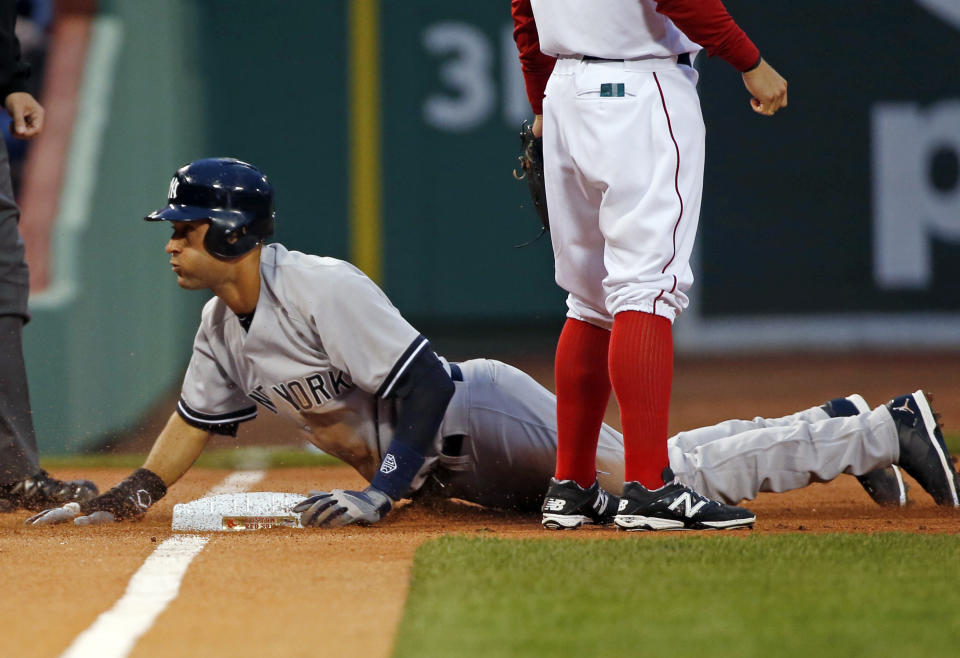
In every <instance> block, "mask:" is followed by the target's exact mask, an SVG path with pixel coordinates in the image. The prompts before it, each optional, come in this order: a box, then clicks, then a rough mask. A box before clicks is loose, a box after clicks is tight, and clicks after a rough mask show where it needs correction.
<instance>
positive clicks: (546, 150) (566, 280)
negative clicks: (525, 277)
mask: <svg viewBox="0 0 960 658" xmlns="http://www.w3.org/2000/svg"><path fill="white" fill-rule="evenodd" d="M583 66H584V65H583V64H582V63H580V62H573V61H571V60H561V61H559V62H558V63H557V66H556V67H555V68H554V71H553V74H552V75H551V77H550V80H549V83H548V84H547V90H546V97H545V98H544V101H543V172H544V186H545V188H546V194H547V204H548V207H549V209H550V241H551V244H552V245H553V257H554V265H555V271H554V275H555V278H556V281H557V284H558V285H559V286H560V287H561V288H563V289H564V290H566V291H567V292H569V293H570V296H569V297H568V300H567V305H568V307H569V312H568V314H567V315H568V316H569V317H572V318H576V319H578V320H583V321H585V322H590V323H591V324H594V325H597V326H599V327H603V328H605V329H609V328H610V327H611V325H612V323H613V318H611V317H609V316H608V315H607V313H606V309H605V305H604V292H603V280H604V278H605V277H606V275H607V271H606V268H605V266H604V264H603V250H604V244H603V234H602V233H601V232H600V226H599V212H598V209H599V207H600V202H601V200H602V197H603V191H602V186H600V185H599V184H598V183H597V182H596V181H590V180H588V179H586V178H585V177H584V176H583V175H582V173H581V171H580V168H579V165H578V163H577V161H576V160H575V159H574V157H572V156H571V139H573V140H576V142H579V136H578V135H577V131H578V130H580V126H581V121H580V120H579V118H578V116H577V112H576V109H577V108H576V85H575V82H576V77H575V76H576V73H577V70H578V69H579V68H581V67H583ZM575 145H576V144H574V146H575Z"/></svg>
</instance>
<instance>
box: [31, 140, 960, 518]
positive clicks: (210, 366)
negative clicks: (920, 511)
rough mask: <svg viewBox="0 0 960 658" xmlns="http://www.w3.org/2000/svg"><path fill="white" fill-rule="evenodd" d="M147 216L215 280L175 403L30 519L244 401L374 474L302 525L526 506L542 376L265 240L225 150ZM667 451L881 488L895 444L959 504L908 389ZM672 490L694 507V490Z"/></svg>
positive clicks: (249, 184)
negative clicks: (85, 483) (97, 470)
mask: <svg viewBox="0 0 960 658" xmlns="http://www.w3.org/2000/svg"><path fill="white" fill-rule="evenodd" d="M146 219H147V220H149V221H167V222H170V223H171V224H172V227H173V235H172V237H171V238H170V240H169V241H168V242H167V245H166V252H167V253H168V254H169V257H170V265H171V267H172V269H173V272H174V273H175V274H176V277H177V282H178V283H179V285H180V286H181V287H183V288H186V289H191V290H194V289H210V290H212V291H213V293H214V294H215V297H214V298H213V299H211V300H210V301H209V302H208V303H207V304H206V306H205V307H204V310H203V314H202V319H201V322H200V328H199V329H198V331H197V334H196V338H195V340H194V345H193V355H192V357H191V360H190V364H189V366H188V367H187V372H186V375H185V377H184V380H183V386H182V390H181V397H180V401H179V403H178V405H177V409H176V411H175V413H173V414H172V415H171V416H170V419H169V421H168V422H167V424H166V427H164V429H163V430H162V431H161V433H160V435H159V437H158V438H157V440H156V443H155V444H154V446H153V448H152V449H151V451H150V454H149V455H148V457H147V460H146V462H145V464H144V466H143V468H140V469H138V470H136V471H135V472H134V473H133V474H132V475H130V477H128V478H126V479H125V480H123V481H122V482H121V483H120V484H118V485H117V486H115V487H114V488H113V489H111V490H110V491H108V492H106V493H104V494H102V495H100V496H97V497H96V498H94V499H92V500H90V501H88V502H84V503H82V504H77V503H71V504H67V505H64V506H63V507H58V508H53V509H49V510H45V511H43V512H41V513H39V514H37V515H35V516H33V517H31V518H30V519H28V521H27V523H30V524H33V525H46V524H52V523H60V522H65V521H68V520H70V519H73V520H74V522H75V523H77V524H78V525H87V524H94V523H104V522H113V521H119V520H124V519H136V518H139V517H141V516H142V515H143V514H144V513H145V512H146V511H147V510H148V508H149V507H150V506H151V505H152V504H153V503H155V502H156V501H157V500H159V499H160V498H161V497H163V496H164V495H165V493H166V491H167V488H168V487H170V486H171V485H173V483H175V482H176V481H177V480H178V479H180V477H181V476H182V475H183V474H184V473H185V472H186V471H187V469H189V468H190V466H191V465H192V464H193V463H194V461H195V460H196V458H197V457H198V456H199V454H200V453H201V451H202V450H203V448H204V444H205V443H206V441H207V439H208V438H209V437H210V436H211V435H212V434H226V435H235V434H236V432H237V428H238V425H239V423H242V422H244V421H247V420H250V419H252V418H254V417H255V416H256V415H257V413H258V411H260V412H264V413H271V414H281V415H283V416H286V417H288V418H289V419H291V420H292V421H293V422H294V425H295V427H296V429H297V431H299V432H302V433H303V435H304V436H305V438H307V439H308V440H309V441H311V442H313V443H314V444H316V445H317V446H318V447H319V448H321V449H322V450H324V451H325V452H328V453H330V454H332V455H335V456H337V457H339V458H341V459H342V460H343V461H345V462H346V463H348V464H349V465H350V466H352V467H353V468H355V469H356V470H357V471H359V473H360V474H361V475H363V477H364V478H365V479H366V480H367V481H368V482H369V483H370V484H369V486H368V487H366V488H365V489H364V490H362V491H348V490H340V489H337V490H334V491H331V492H325V493H321V494H318V495H315V496H312V497H310V498H308V499H307V500H305V501H303V502H302V503H300V504H299V505H297V506H296V507H295V508H294V511H296V512H298V513H300V515H301V517H300V518H301V521H302V522H303V524H304V525H307V526H328V527H329V526H341V525H346V524H351V523H361V524H370V523H375V522H377V521H379V520H380V519H381V518H383V516H384V515H385V514H387V513H388V512H389V511H390V510H391V508H392V507H393V506H394V505H395V504H396V503H397V501H399V500H401V499H403V498H408V497H417V496H423V495H440V496H445V497H449V498H460V499H463V500H467V501H471V502H474V503H478V504H481V505H486V506H490V507H495V508H502V509H513V510H526V511H530V512H533V511H536V510H538V509H540V504H541V501H542V493H543V489H544V487H545V486H546V484H547V483H548V482H549V480H550V476H551V475H552V473H553V465H554V459H555V454H556V415H555V408H556V399H555V398H554V396H553V395H552V394H551V393H550V392H549V391H547V390H546V389H545V388H543V387H542V386H540V385H539V384H537V383H536V382H535V381H534V380H533V379H532V378H530V377H529V376H527V375H526V374H525V373H523V372H521V371H519V370H517V369H516V368H513V367H511V366H509V365H506V364H504V363H500V362H498V361H493V360H487V359H477V360H471V361H466V362H463V363H448V362H447V361H445V360H444V359H442V358H440V357H438V356H437V355H436V354H434V352H433V351H432V350H431V349H430V344H429V343H428V342H427V339H426V338H425V337H424V336H422V335H421V334H420V333H419V332H418V331H417V330H416V329H414V328H413V327H412V326H411V325H410V324H409V323H408V322H407V321H406V320H404V318H403V317H402V316H401V315H400V313H399V312H398V311H397V309H396V308H395V307H394V306H393V305H392V304H391V303H390V301H389V300H388V299H387V297H386V296H385V295H384V294H383V292H381V291H380V289H379V288H377V286H376V285H375V284H374V283H373V282H372V281H371V280H370V279H369V278H367V277H366V276H365V275H364V274H363V273H362V272H360V271H359V270H358V269H357V268H355V267H353V266H352V265H350V264H349V263H346V262H344V261H341V260H337V259H334V258H323V257H319V256H312V255H308V254H303V253H300V252H297V251H289V250H287V249H285V248H284V247H283V246H282V245H280V244H270V245H264V240H265V239H266V238H268V237H269V236H270V235H272V233H273V221H274V212H273V190H272V187H271V185H270V183H269V182H268V181H267V178H266V177H265V176H264V175H263V174H262V173H261V172H260V171H258V170H257V169H255V168H254V167H252V166H251V165H249V164H245V163H243V162H240V161H237V160H233V159H229V158H213V159H204V160H198V161H196V162H192V163H190V164H188V165H186V166H184V167H182V168H180V169H179V170H178V171H177V172H176V175H175V176H174V178H173V180H172V181H171V184H170V189H169V194H168V205H167V206H165V207H164V208H162V209H161V210H158V211H156V212H154V213H152V214H150V215H148V216H147V217H146ZM670 463H671V467H672V468H673V469H674V471H675V472H676V474H677V477H678V478H679V481H680V482H684V483H689V484H690V485H695V486H696V487H697V488H698V489H699V490H701V491H706V492H708V493H709V494H710V495H711V496H714V497H717V498H722V499H724V500H728V501H737V500H740V499H742V498H753V497H754V496H756V494H757V492H758V491H786V490H788V489H794V488H797V487H802V486H804V485H806V484H807V483H809V482H810V481H812V480H816V481H824V480H829V479H831V478H833V477H836V476H837V475H839V474H840V473H844V472H849V473H853V474H855V475H859V476H862V481H863V482H864V485H865V486H866V487H867V489H868V491H869V492H870V493H871V495H873V496H874V498H875V499H876V500H878V502H883V503H890V504H900V503H901V502H903V501H904V500H905V498H904V497H903V496H904V492H903V488H902V480H900V479H899V473H898V471H897V470H896V469H894V468H892V467H891V466H890V465H891V464H895V463H899V464H901V465H902V466H903V467H904V468H905V469H906V470H907V471H908V472H909V473H911V474H912V475H913V476H914V477H916V478H917V479H918V480H920V482H921V484H922V485H923V486H924V488H925V489H926V490H927V491H929V492H930V493H931V494H932V495H933V496H934V498H936V500H937V502H938V503H940V504H944V505H956V504H957V497H956V484H955V473H954V471H953V468H952V466H951V465H950V461H949V454H948V453H947V452H946V448H945V447H944V445H943V441H942V438H941V436H940V434H939V430H938V429H937V425H936V423H935V421H934V419H933V412H932V410H931V409H930V406H929V404H928V402H927V399H926V398H925V397H924V395H923V394H922V393H919V392H918V393H915V394H912V395H907V396H903V397H901V398H898V399H897V400H895V401H894V402H893V403H891V404H888V405H886V406H881V407H878V408H876V409H874V410H872V411H871V410H870V409H869V407H867V405H866V403H865V402H863V400H862V399H861V398H859V397H857V396H851V397H850V398H838V399H837V400H832V401H831V402H829V403H827V404H826V405H824V406H823V407H813V408H811V409H807V410H805V411H802V412H799V413H797V414H794V415H793V416H789V417H786V418H780V419H773V420H768V419H762V418H757V419H754V420H752V421H727V422H725V423H721V424H719V425H716V426H714V427H708V428H703V429H699V430H695V431H692V432H685V433H683V434H680V435H678V436H677V437H674V438H673V439H672V440H671V442H670ZM623 467H624V463H623V440H622V437H621V436H620V434H619V433H617V432H616V431H615V430H613V429H612V428H610V427H608V426H606V425H603V426H601V428H600V430H599V450H598V455H597V462H596V466H595V470H596V472H597V473H599V475H600V480H601V482H602V483H603V486H604V487H607V488H608V489H609V490H610V491H612V492H614V493H619V492H620V490H621V486H622V482H623ZM597 498H598V499H602V501H603V504H601V505H597V506H593V505H589V504H584V505H582V506H579V507H576V508H568V507H567V506H565V504H557V505H555V507H553V508H550V511H549V514H551V515H552V516H551V518H552V520H553V522H554V523H555V524H556V526H557V527H564V528H575V527H578V526H580V525H583V524H584V523H604V524H606V523H610V522H612V520H613V518H614V515H615V514H616V512H617V497H616V496H615V495H613V494H608V493H606V492H602V493H601V495H599V496H598V497H597ZM547 502H548V507H549V500H548V501H547ZM591 502H592V501H591ZM561 503H563V501H561ZM687 505H689V506H691V509H690V510H688V511H687V515H688V517H692V515H691V513H690V512H694V513H695V511H696V510H694V509H693V508H694V507H696V505H697V501H692V500H688V501H687ZM694 521H696V519H694ZM697 527H713V526H710V525H709V524H706V523H704V524H701V525H698V526H697Z"/></svg>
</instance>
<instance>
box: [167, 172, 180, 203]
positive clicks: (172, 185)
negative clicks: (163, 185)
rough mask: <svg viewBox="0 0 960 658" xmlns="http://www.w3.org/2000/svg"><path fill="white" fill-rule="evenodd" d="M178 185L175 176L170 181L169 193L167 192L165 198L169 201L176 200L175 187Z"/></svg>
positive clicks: (177, 179) (178, 181)
mask: <svg viewBox="0 0 960 658" xmlns="http://www.w3.org/2000/svg"><path fill="white" fill-rule="evenodd" d="M179 185H180V179H179V178H177V177H176V176H174V177H173V180H172V181H170V191H169V192H167V198H168V199H170V200H171V201H172V200H173V199H176V198H177V187H179Z"/></svg>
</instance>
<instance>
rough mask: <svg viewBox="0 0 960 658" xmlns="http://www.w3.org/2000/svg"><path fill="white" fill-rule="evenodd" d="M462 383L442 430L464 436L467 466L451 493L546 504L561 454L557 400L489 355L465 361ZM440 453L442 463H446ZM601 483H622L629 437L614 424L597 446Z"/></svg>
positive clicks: (495, 502)
mask: <svg viewBox="0 0 960 658" xmlns="http://www.w3.org/2000/svg"><path fill="white" fill-rule="evenodd" d="M460 369H461V371H462V372H463V378H464V384H463V385H462V386H460V387H458V389H457V394H456V396H455V397H454V399H453V400H451V403H450V407H449V408H448V411H447V417H445V419H444V424H443V426H442V428H441V431H442V432H443V433H445V434H450V433H461V434H464V435H465V436H466V440H465V444H464V446H465V450H466V456H467V462H468V463H467V464H464V467H465V470H461V471H458V472H455V473H452V474H450V475H451V477H450V478H449V485H448V490H447V495H448V496H449V497H451V498H461V499H463V500H468V501H470V502H473V503H478V504H480V505H485V506H487V507H494V508H500V509H516V510H526V511H536V510H539V509H540V504H541V503H542V502H543V495H544V494H545V493H546V491H547V486H548V485H549V483H550V478H551V476H552V475H553V473H554V467H555V465H556V459H557V399H556V397H555V396H554V395H553V393H551V392H550V391H548V390H547V389H545V388H544V387H543V386H541V385H540V384H538V383H537V382H536V381H535V380H534V379H533V378H532V377H530V376H529V375H527V374H526V373H525V372H523V371H521V370H518V369H517V368H514V367H513V366H510V365H507V364H505V363H501V362H499V361H493V360H488V359H475V360H471V361H464V362H462V363H460ZM443 461H444V460H443V458H441V463H443ZM597 467H598V469H599V470H600V471H603V472H598V478H599V480H600V484H601V486H603V487H604V488H606V489H608V490H609V491H612V492H614V493H619V492H620V491H621V490H622V488H623V439H622V438H621V437H620V435H619V434H618V433H617V432H616V431H614V430H613V429H611V428H610V427H608V426H604V428H603V429H602V430H601V434H600V443H599V446H598V449H597Z"/></svg>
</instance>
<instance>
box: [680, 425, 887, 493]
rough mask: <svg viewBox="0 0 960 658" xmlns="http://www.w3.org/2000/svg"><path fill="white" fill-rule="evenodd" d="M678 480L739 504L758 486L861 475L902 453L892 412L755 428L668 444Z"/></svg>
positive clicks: (795, 485)
mask: <svg viewBox="0 0 960 658" xmlns="http://www.w3.org/2000/svg"><path fill="white" fill-rule="evenodd" d="M668 451H669V455H670V467H671V468H672V469H673V471H674V473H675V474H676V475H677V477H678V479H679V480H680V481H681V482H683V483H684V484H687V485H689V486H691V487H692V488H694V489H695V490H696V491H699V492H701V493H703V494H704V495H707V496H709V497H711V498H717V499H720V500H725V501H727V502H731V503H736V502H738V501H740V500H744V499H748V500H749V499H753V498H755V497H756V495H757V493H758V492H760V491H775V492H781V491H790V490H792V489H799V488H800V487H804V486H806V485H808V484H810V483H811V482H827V481H829V480H832V479H833V478H835V477H837V476H838V475H840V474H841V473H850V474H853V475H862V474H864V473H867V472H869V471H872V470H874V469H876V468H882V467H885V466H888V465H890V464H891V463H894V462H895V461H896V460H897V458H898V457H899V454H900V447H899V443H898V440H897V431H896V427H895V426H894V424H893V419H892V418H891V417H890V413H889V412H888V411H887V410H886V408H884V407H878V408H877V409H874V410H873V411H871V412H870V413H865V414H860V415H859V416H849V417H840V418H827V419H825V420H821V421H818V422H814V423H809V422H800V423H797V424H795V425H784V426H773V427H765V428H760V429H752V430H749V431H747V432H743V433H741V434H735V435H733V436H729V437H726V438H721V439H717V440H715V441H711V442H709V443H704V444H702V445H700V446H698V447H696V448H694V449H692V450H689V451H683V450H681V449H680V448H679V447H678V446H677V445H676V444H675V443H674V444H672V445H670V444H668Z"/></svg>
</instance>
